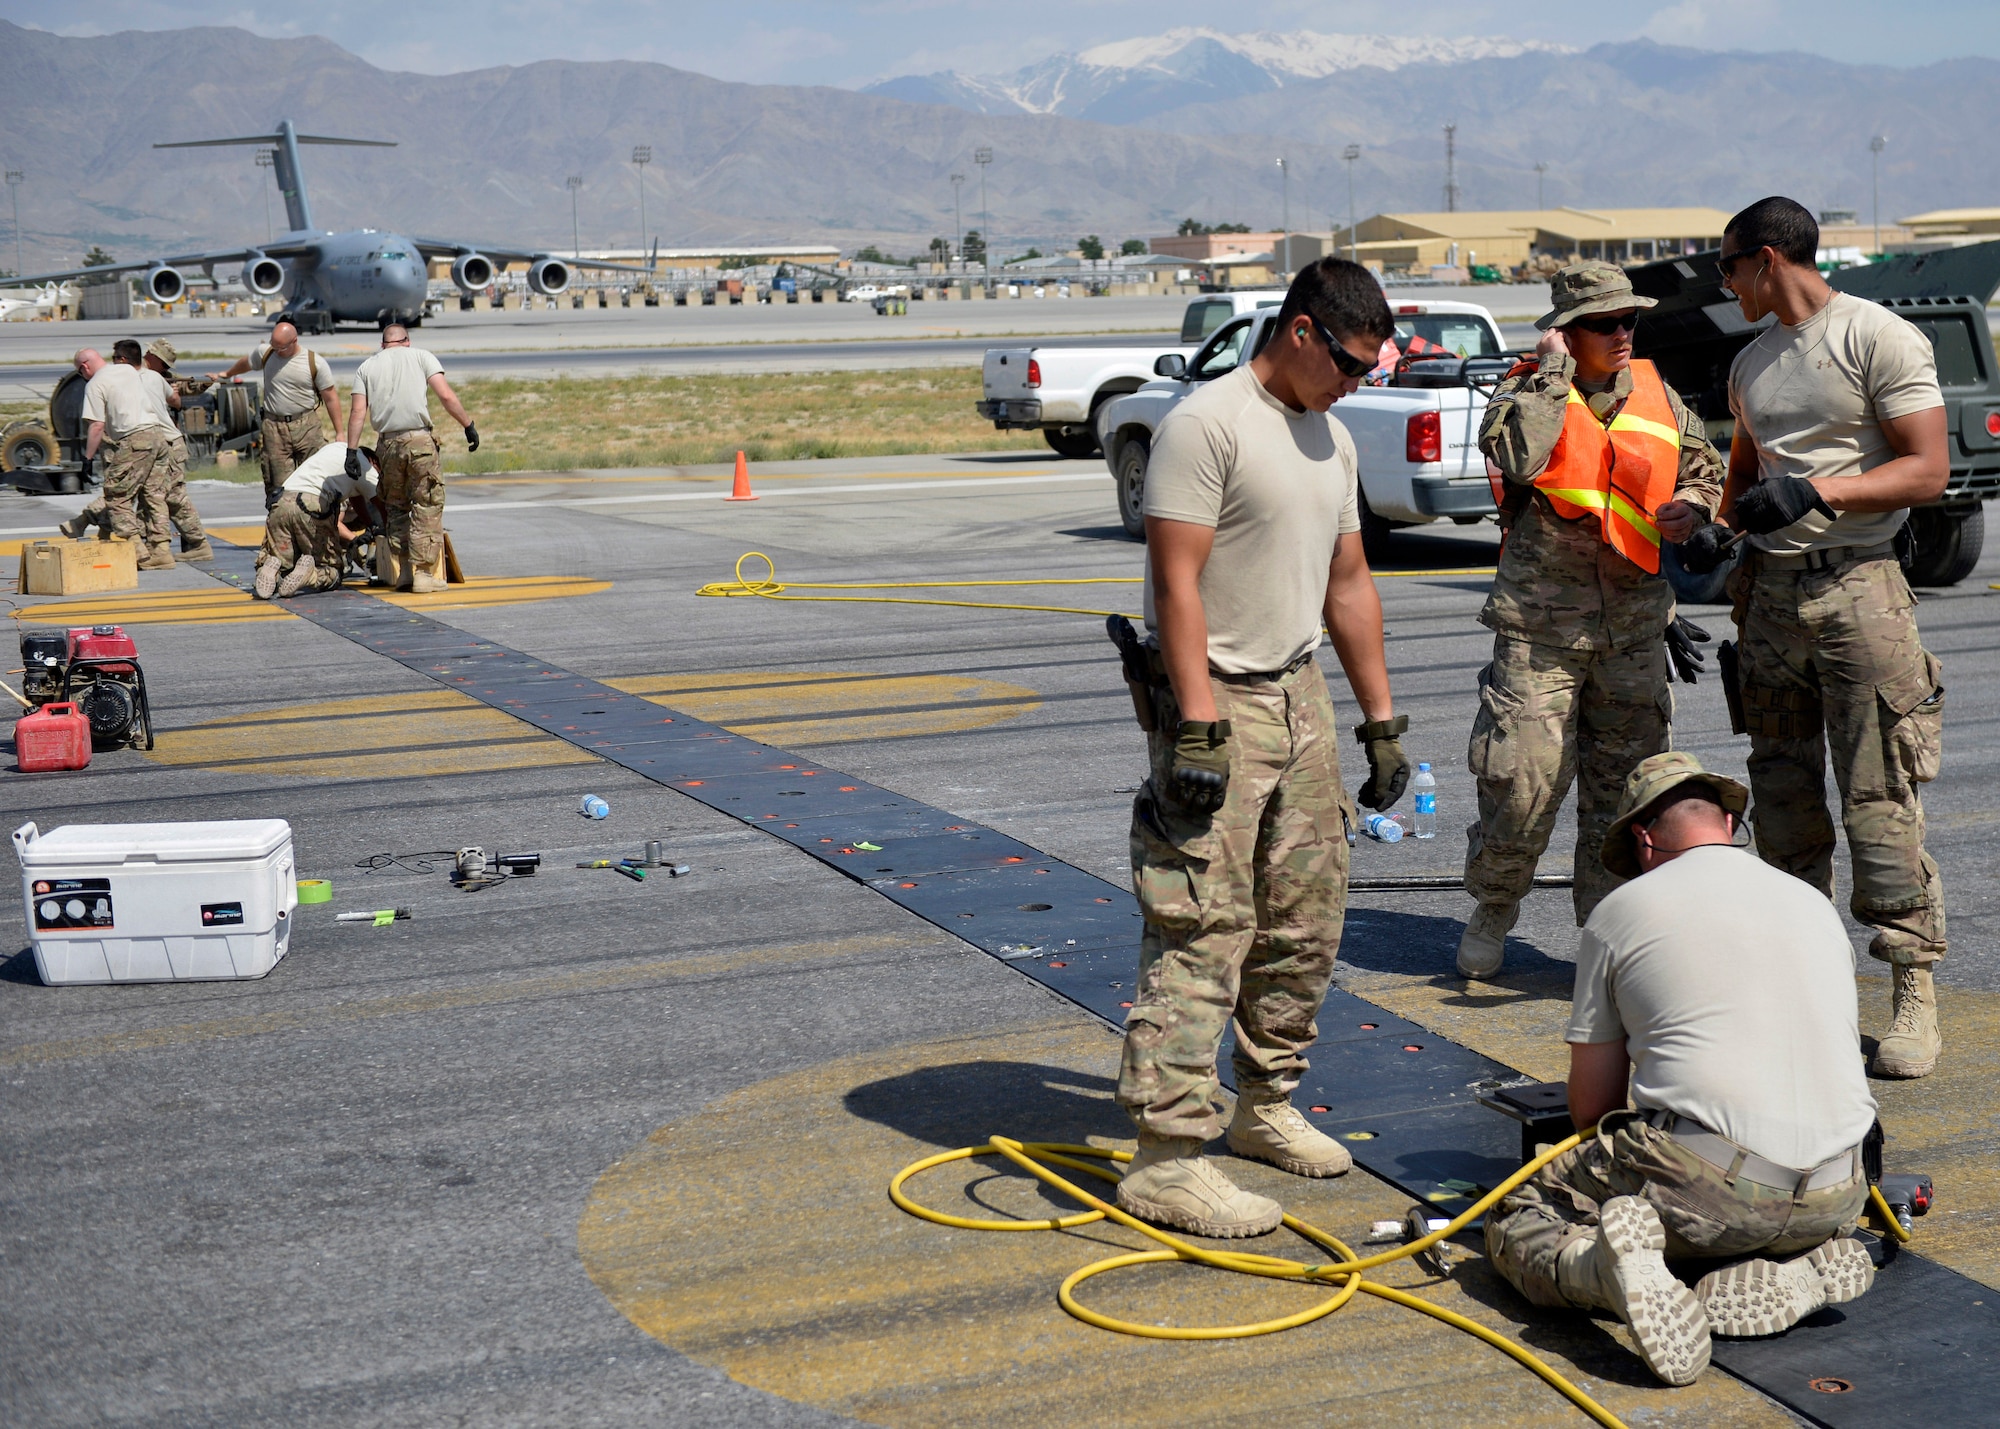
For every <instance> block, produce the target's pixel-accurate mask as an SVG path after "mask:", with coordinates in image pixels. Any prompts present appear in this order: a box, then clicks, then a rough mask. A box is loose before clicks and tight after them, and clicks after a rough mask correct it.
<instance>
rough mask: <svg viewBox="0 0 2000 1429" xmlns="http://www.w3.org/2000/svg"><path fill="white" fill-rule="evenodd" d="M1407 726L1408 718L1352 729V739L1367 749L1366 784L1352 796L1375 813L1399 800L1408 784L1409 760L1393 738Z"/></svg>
mask: <svg viewBox="0 0 2000 1429" xmlns="http://www.w3.org/2000/svg"><path fill="white" fill-rule="evenodd" d="M1409 727H1410V717H1409V716H1408V715H1397V716H1396V717H1395V718H1394V719H1375V720H1370V721H1369V722H1368V723H1367V724H1358V725H1356V726H1355V727H1354V737H1355V738H1356V739H1358V740H1359V741H1361V743H1362V744H1364V745H1365V746H1367V749H1368V781H1367V782H1366V783H1365V784H1363V785H1362V786H1361V792H1360V793H1359V794H1356V795H1355V796H1354V798H1355V800H1356V802H1358V803H1361V804H1365V805H1367V806H1368V807H1369V808H1371V809H1373V810H1375V811H1376V812H1377V813H1380V812H1382V811H1383V810H1384V809H1387V808H1389V807H1390V806H1391V805H1393V804H1394V803H1395V802H1396V801H1397V800H1398V799H1400V798H1402V797H1403V790H1404V789H1406V788H1408V787H1409V783H1410V759H1409V756H1408V755H1406V754H1404V753H1403V746H1402V744H1401V743H1400V742H1399V741H1398V739H1397V736H1398V735H1400V734H1402V733H1403V731H1405V730H1407V729H1408V728H1409Z"/></svg>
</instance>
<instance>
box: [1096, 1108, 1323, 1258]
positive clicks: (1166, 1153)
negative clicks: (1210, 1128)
mask: <svg viewBox="0 0 2000 1429" xmlns="http://www.w3.org/2000/svg"><path fill="white" fill-rule="evenodd" d="M1118 1206H1119V1209H1120V1210H1122V1211H1124V1212H1125V1213H1126V1214H1127V1215H1132V1216H1137V1217H1138V1218H1139V1219H1140V1220H1142V1221H1152V1222H1153V1223H1154V1224H1155V1225H1162V1226H1172V1227H1174V1228H1175V1229H1176V1230H1184V1231H1190V1232H1192V1233H1193V1234H1195V1235H1205V1236H1217V1237H1221V1238H1224V1239H1230V1238H1234V1237H1237V1236H1251V1235H1264V1234H1266V1233H1268V1232H1270V1231H1274V1230H1276V1229H1277V1228H1278V1223H1279V1222H1280V1221H1282V1220H1283V1219H1284V1215H1285V1211H1284V1207H1282V1206H1280V1205H1279V1204H1278V1203H1277V1202H1276V1201H1273V1200H1271V1199H1270V1198H1269V1197H1268V1196H1259V1195H1256V1194H1254V1193H1253V1192H1250V1191H1246V1190H1244V1189H1243V1188H1242V1187H1240V1186H1238V1185H1237V1184H1236V1183H1235V1182H1233V1181H1231V1180H1230V1179H1229V1178H1228V1177H1227V1176H1225V1175H1223V1174H1222V1170H1221V1168H1220V1167H1218V1166H1217V1165H1216V1164H1215V1163H1214V1162H1213V1161H1209V1160H1207V1159H1205V1158H1204V1157H1203V1156H1202V1154H1201V1143H1200V1142H1199V1141H1197V1140H1195V1139H1194V1138H1193V1137H1184V1138H1183V1137H1171V1138H1169V1137H1155V1136H1151V1135H1149V1134H1147V1133H1145V1132H1141V1133H1139V1151H1138V1154H1137V1155H1135V1156H1134V1157H1133V1158H1132V1164H1131V1165H1129V1166H1127V1167H1126V1168H1125V1179H1124V1180H1122V1181H1120V1182H1119V1183H1118Z"/></svg>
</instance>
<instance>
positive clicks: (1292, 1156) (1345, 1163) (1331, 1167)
mask: <svg viewBox="0 0 2000 1429" xmlns="http://www.w3.org/2000/svg"><path fill="white" fill-rule="evenodd" d="M1223 1139H1224V1140H1225V1141H1226V1142H1227V1143H1228V1145H1229V1149H1230V1150H1231V1151H1234V1152H1235V1153H1236V1154H1237V1155H1238V1156H1247V1157H1250V1158H1251V1159H1253V1160H1256V1161H1268V1162H1270V1163H1271V1164H1272V1165H1273V1166H1275V1167H1277V1168H1278V1169H1279V1170H1280V1171H1289V1172H1291V1173H1292V1174H1293V1175H1294V1176H1344V1175H1346V1174H1347V1171H1348V1169H1349V1168H1350V1167H1352V1166H1353V1165H1354V1158H1353V1157H1352V1156H1349V1155H1348V1154H1347V1148H1346V1147H1345V1146H1342V1145H1341V1144H1340V1143H1339V1142H1338V1141H1335V1140H1334V1139H1333V1138H1332V1137H1330V1136H1328V1135H1327V1134H1326V1133H1325V1132H1323V1131H1320V1130H1319V1129H1318V1128H1316V1127H1314V1126H1313V1125H1312V1124H1311V1123H1310V1122H1308V1121H1307V1120H1306V1119H1305V1118H1304V1117H1303V1116H1301V1115H1299V1109H1298V1108H1297V1107H1295V1106H1293V1105H1292V1103H1291V1099H1290V1098H1288V1097H1286V1096H1284V1095H1282V1094H1269V1093H1266V1094H1262V1095H1259V1094H1257V1093H1245V1094H1242V1095H1239V1096H1238V1097H1237V1098H1236V1113H1235V1115H1233V1116H1232V1117H1230V1118H1229V1130H1228V1132H1227V1133H1226V1134H1225V1136H1224V1138H1223Z"/></svg>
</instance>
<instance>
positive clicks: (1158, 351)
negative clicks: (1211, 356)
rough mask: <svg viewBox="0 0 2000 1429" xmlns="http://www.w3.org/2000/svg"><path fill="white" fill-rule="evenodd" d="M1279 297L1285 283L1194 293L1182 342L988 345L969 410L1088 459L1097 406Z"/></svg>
mask: <svg viewBox="0 0 2000 1429" xmlns="http://www.w3.org/2000/svg"><path fill="white" fill-rule="evenodd" d="M1284 301H1285V290H1284V289H1283V288H1246V289H1244V290H1243V291H1241V292H1235V293H1213V294H1210V295H1208V296H1206V297H1201V298H1196V299H1195V300H1194V301H1193V302H1191V303H1189V304H1188V306H1187V311H1186V312H1185V313H1184V314H1182V316H1181V335H1180V341H1179V342H1178V343H1176V344H1173V345H1171V346H1166V347H1162V346H1160V345H1158V344H1154V345H1153V346H1150V347H989V348H988V349H987V350H986V360H985V362H984V364H983V365H982V367H981V372H980V375H981V378H982V386H983V388H984V391H983V393H982V398H983V400H981V401H980V402H979V403H978V404H977V406H976V408H975V410H977V411H978V413H979V415H980V416H982V417H984V418H985V419H986V420H987V421H989V422H991V423H992V424H993V425H994V427H995V428H996V429H997V430H999V431H1003V432H1005V431H1035V430H1039V431H1040V432H1041V433H1042V436H1043V438H1044V439H1045V440H1046V441H1047V442H1048V444H1049V446H1050V447H1052V448H1053V449H1054V450H1055V451H1056V452H1058V453H1060V454H1061V455H1063V456H1066V457H1075V458H1078V459H1083V458H1087V457H1094V456H1096V455H1097V451H1098V447H1097V432H1096V430H1095V428H1094V426H1093V425H1092V419H1093V418H1094V417H1095V416H1096V415H1097V411H1098V409H1099V408H1101V407H1102V406H1103V405H1104V404H1105V403H1106V402H1108V401H1110V400H1111V399H1112V398H1113V397H1116V396H1118V395H1120V394H1121V393H1125V392H1136V391H1138V390H1139V388H1140V387H1142V386H1144V385H1145V384H1146V383H1148V382H1150V381H1152V380H1153V375H1154V372H1155V371H1156V368H1155V364H1156V363H1157V362H1158V361H1159V359H1160V358H1161V357H1162V356H1164V355H1165V354H1167V353H1170V352H1171V353H1178V354H1180V356H1181V357H1182V358H1183V359H1185V358H1187V357H1189V356H1191V355H1192V354H1193V353H1194V350H1195V348H1196V347H1197V346H1198V345H1199V344H1200V342H1201V340H1202V339H1203V338H1205V337H1207V336H1208V335H1209V334H1210V333H1212V332H1214V331H1215V330H1216V329H1217V328H1218V327H1220V326H1222V324H1223V323H1225V322H1227V321H1228V320H1229V319H1230V318H1233V317H1237V316H1239V315H1241V314H1243V313H1253V312H1257V311H1259V310H1260V309H1263V308H1275V307H1277V306H1278V305H1279V304H1281V303H1283V302H1284Z"/></svg>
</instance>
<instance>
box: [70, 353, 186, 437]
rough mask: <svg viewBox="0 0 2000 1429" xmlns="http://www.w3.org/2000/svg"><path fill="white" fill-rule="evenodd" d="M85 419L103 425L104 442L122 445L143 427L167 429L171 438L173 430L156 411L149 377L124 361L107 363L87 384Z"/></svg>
mask: <svg viewBox="0 0 2000 1429" xmlns="http://www.w3.org/2000/svg"><path fill="white" fill-rule="evenodd" d="M83 420H84V422H85V423H86V424H88V423H90V422H102V423H104V437H105V440H106V441H111V442H122V441H124V440H125V438H127V437H129V436H131V435H132V433H134V432H136V431H138V430H139V429H140V428H142V427H164V428H165V429H166V431H167V434H168V435H169V436H171V435H172V434H173V431H174V424H173V423H172V422H169V421H162V420H161V419H160V416H159V414H158V413H156V412H155V411H154V410H153V401H152V398H151V397H150V396H148V395H147V392H146V374H145V373H143V372H141V371H140V370H139V369H138V368H136V367H127V366H126V365H125V364H124V363H122V362H107V363H105V364H104V366H102V367H100V368H98V369H97V375H96V376H95V377H93V378H91V379H90V381H89V382H87V383H85V384H84V388H83Z"/></svg>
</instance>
